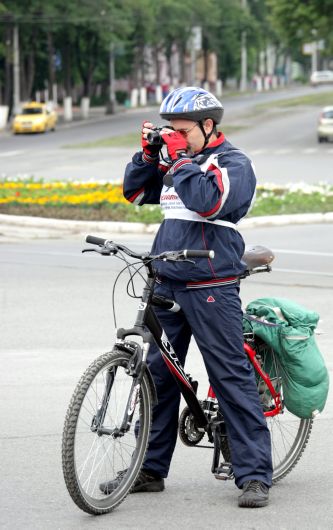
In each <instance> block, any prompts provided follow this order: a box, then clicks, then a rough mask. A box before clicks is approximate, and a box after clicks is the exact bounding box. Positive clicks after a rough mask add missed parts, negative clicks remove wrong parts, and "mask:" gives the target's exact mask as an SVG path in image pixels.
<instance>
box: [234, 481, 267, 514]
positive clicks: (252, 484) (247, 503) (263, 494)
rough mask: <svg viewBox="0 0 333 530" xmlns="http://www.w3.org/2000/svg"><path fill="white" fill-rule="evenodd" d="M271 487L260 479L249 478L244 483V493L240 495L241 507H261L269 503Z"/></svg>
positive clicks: (239, 504)
mask: <svg viewBox="0 0 333 530" xmlns="http://www.w3.org/2000/svg"><path fill="white" fill-rule="evenodd" d="M268 495H269V488H268V486H266V484H264V483H263V482H260V480H248V481H247V482H244V484H243V493H242V494H241V495H240V496H239V497H238V506H240V507H241V508H261V507H262V506H267V504H268Z"/></svg>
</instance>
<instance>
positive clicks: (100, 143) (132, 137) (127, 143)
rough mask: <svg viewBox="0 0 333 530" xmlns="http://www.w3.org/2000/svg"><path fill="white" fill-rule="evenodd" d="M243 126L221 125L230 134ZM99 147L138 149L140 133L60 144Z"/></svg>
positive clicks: (139, 147) (65, 147) (68, 146)
mask: <svg viewBox="0 0 333 530" xmlns="http://www.w3.org/2000/svg"><path fill="white" fill-rule="evenodd" d="M245 128H246V127H245V126H241V125H226V126H225V127H223V132H224V133H225V134H231V133H234V132H237V131H239V130H241V129H245ZM100 147H124V148H125V147H132V148H137V149H138V150H139V149H141V146H140V133H137V132H135V133H128V134H122V135H120V136H112V137H111V138H103V139H101V140H95V141H93V142H83V143H77V144H68V145H63V146H62V148H63V149H96V148H100Z"/></svg>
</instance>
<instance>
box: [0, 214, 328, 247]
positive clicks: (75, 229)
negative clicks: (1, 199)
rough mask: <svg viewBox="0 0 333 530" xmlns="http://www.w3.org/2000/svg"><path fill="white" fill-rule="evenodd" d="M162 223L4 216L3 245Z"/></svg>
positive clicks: (269, 220)
mask: <svg viewBox="0 0 333 530" xmlns="http://www.w3.org/2000/svg"><path fill="white" fill-rule="evenodd" d="M326 223H333V212H329V213H324V214H321V213H315V214H295V215H274V216H273V215H272V216H266V217H250V218H248V219H244V220H243V221H242V222H241V223H240V224H239V230H240V231H243V230H247V229H250V228H257V227H265V226H266V227H267V226H289V225H292V224H293V225H295V224H297V225H299V224H326ZM159 226H160V225H159V224H148V225H146V224H143V223H123V222H115V221H71V220H64V219H47V218H41V217H25V216H19V215H6V214H0V243H1V242H2V243H4V242H11V241H14V240H27V239H64V238H73V237H74V238H80V239H81V238H83V237H85V236H86V235H87V234H93V235H100V236H101V237H103V236H104V237H105V238H112V237H113V236H114V235H116V236H118V235H126V236H129V235H132V236H134V237H137V236H140V235H154V234H156V232H157V230H158V228H159Z"/></svg>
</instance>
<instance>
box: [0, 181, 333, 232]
mask: <svg viewBox="0 0 333 530" xmlns="http://www.w3.org/2000/svg"><path fill="white" fill-rule="evenodd" d="M332 211H333V186H331V185H328V184H326V183H321V184H318V185H315V186H309V185H306V184H304V183H293V184H290V185H287V186H278V185H274V184H266V185H259V186H258V187H257V196H256V201H255V204H254V206H253V208H252V210H251V212H250V213H249V215H248V216H249V217H250V216H258V217H260V216H263V215H281V214H296V213H326V212H332ZM0 213H6V214H12V215H32V216H38V217H49V218H59V219H77V220H79V219H80V220H99V221H125V222H140V223H146V224H149V223H159V222H161V220H162V214H161V211H160V207H159V205H149V204H146V205H144V206H141V207H140V206H135V205H133V204H130V203H128V202H127V201H126V199H125V198H124V197H123V194H122V185H121V184H115V183H110V182H93V181H92V182H70V181H66V182H59V181H51V182H49V181H43V180H34V179H17V180H16V179H15V180H13V179H0Z"/></svg>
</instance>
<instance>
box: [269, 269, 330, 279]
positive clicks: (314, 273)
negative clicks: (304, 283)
mask: <svg viewBox="0 0 333 530" xmlns="http://www.w3.org/2000/svg"><path fill="white" fill-rule="evenodd" d="M273 270H274V272H287V273H288V274H308V275H310V276H313V277H314V278H318V276H329V277H332V278H333V273H332V272H318V271H302V270H298V269H276V268H275V267H274V268H273Z"/></svg>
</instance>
